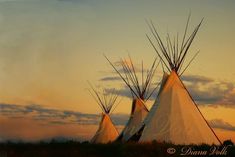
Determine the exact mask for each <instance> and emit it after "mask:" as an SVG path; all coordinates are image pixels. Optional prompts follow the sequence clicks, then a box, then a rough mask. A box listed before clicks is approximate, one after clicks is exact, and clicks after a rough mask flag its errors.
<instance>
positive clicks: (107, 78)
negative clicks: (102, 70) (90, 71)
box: [99, 76, 121, 81]
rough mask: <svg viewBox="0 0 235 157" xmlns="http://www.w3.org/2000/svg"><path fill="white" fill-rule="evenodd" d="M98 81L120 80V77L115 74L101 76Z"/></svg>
mask: <svg viewBox="0 0 235 157" xmlns="http://www.w3.org/2000/svg"><path fill="white" fill-rule="evenodd" d="M99 81H121V78H120V77H117V76H107V77H102V78H101V79H99Z"/></svg>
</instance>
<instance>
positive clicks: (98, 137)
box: [91, 114, 118, 143]
mask: <svg viewBox="0 0 235 157" xmlns="http://www.w3.org/2000/svg"><path fill="white" fill-rule="evenodd" d="M117 137H118V131H117V129H116V128H115V126H114V124H113V123H112V121H111V119H110V117H109V115H108V114H102V120H101V122H100V125H99V128H98V130H97V131H96V133H95V135H94V137H93V138H92V139H91V143H109V142H112V141H114V140H115V139H116V138H117Z"/></svg>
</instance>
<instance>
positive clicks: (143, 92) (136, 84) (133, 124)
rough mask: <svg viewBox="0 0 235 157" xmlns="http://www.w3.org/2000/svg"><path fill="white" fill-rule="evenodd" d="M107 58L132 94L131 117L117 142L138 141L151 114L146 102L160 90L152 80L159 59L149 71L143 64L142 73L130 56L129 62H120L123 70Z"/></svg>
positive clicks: (123, 60) (122, 60)
mask: <svg viewBox="0 0 235 157" xmlns="http://www.w3.org/2000/svg"><path fill="white" fill-rule="evenodd" d="M105 58H106V59H107V60H108V62H109V63H110V65H111V66H112V67H113V69H114V70H115V71H116V73H117V74H118V75H119V76H120V78H121V79H122V80H123V82H124V83H125V84H126V86H127V87H128V88H129V90H130V92H131V94H132V107H131V113H130V117H129V120H128V122H127V124H126V126H125V127H124V129H123V131H122V132H121V133H120V135H119V137H118V138H117V140H118V141H123V142H126V141H137V140H138V138H139V137H140V135H141V130H139V128H141V126H142V123H143V120H144V119H145V117H146V116H147V114H148V113H149V110H148V108H147V107H146V102H147V101H148V100H149V98H150V97H151V96H152V94H153V93H154V92H155V91H156V89H157V88H158V85H157V86H156V87H153V86H155V83H153V82H152V79H153V77H154V74H155V71H156V68H157V67H158V64H159V63H157V59H155V60H154V61H153V63H152V65H151V67H150V68H149V69H148V70H144V67H143V62H142V69H141V70H140V72H137V68H136V67H135V66H134V64H133V62H132V59H131V58H130V56H129V60H125V59H121V60H120V65H121V69H118V68H117V67H115V66H114V64H113V63H112V62H111V61H110V60H109V59H108V58H107V57H106V56H105ZM137 73H138V74H139V75H138V74H137Z"/></svg>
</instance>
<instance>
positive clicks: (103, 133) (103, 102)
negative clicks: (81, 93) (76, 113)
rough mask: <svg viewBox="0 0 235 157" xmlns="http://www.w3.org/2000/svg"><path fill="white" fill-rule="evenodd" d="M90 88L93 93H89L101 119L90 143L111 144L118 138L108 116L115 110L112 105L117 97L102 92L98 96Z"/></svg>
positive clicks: (96, 92)
mask: <svg viewBox="0 0 235 157" xmlns="http://www.w3.org/2000/svg"><path fill="white" fill-rule="evenodd" d="M91 88H92V91H93V92H91V91H90V93H91V95H92V96H93V98H94V99H95V101H96V102H97V104H98V105H99V106H100V108H101V110H102V119H101V122H100V124H99V128H98V130H97V131H96V133H95V135H94V137H93V138H92V139H91V143H109V142H112V141H114V140H115V139H116V138H117V137H118V131H117V129H116V128H115V126H114V124H113V122H112V120H111V118H110V114H111V112H112V111H113V110H114V109H115V106H114V105H115V104H116V100H117V97H118V96H117V95H115V94H112V93H105V91H104V90H103V92H102V94H100V93H99V92H98V91H96V90H95V89H94V88H93V87H92V85H91Z"/></svg>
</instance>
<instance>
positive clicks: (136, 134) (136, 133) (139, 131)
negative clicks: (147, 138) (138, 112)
mask: <svg viewBox="0 0 235 157" xmlns="http://www.w3.org/2000/svg"><path fill="white" fill-rule="evenodd" d="M168 76H169V75H168V74H167V73H166V72H164V74H163V77H162V80H161V86H160V89H159V92H158V93H161V91H162V89H163V87H164V85H165V83H166V81H167V79H168ZM158 96H159V94H158ZM156 107H157V105H156V103H154V104H153V106H152V107H151V110H150V111H149V112H148V113H146V114H147V115H145V118H144V117H143V118H144V119H143V120H142V123H140V124H139V125H138V126H137V129H136V128H135V131H134V135H133V136H132V137H131V139H130V140H133V141H138V140H139V138H140V136H141V134H142V131H143V129H144V127H145V125H146V124H147V122H148V120H149V119H150V118H151V117H152V115H153V114H154V111H155V109H154V108H156Z"/></svg>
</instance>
